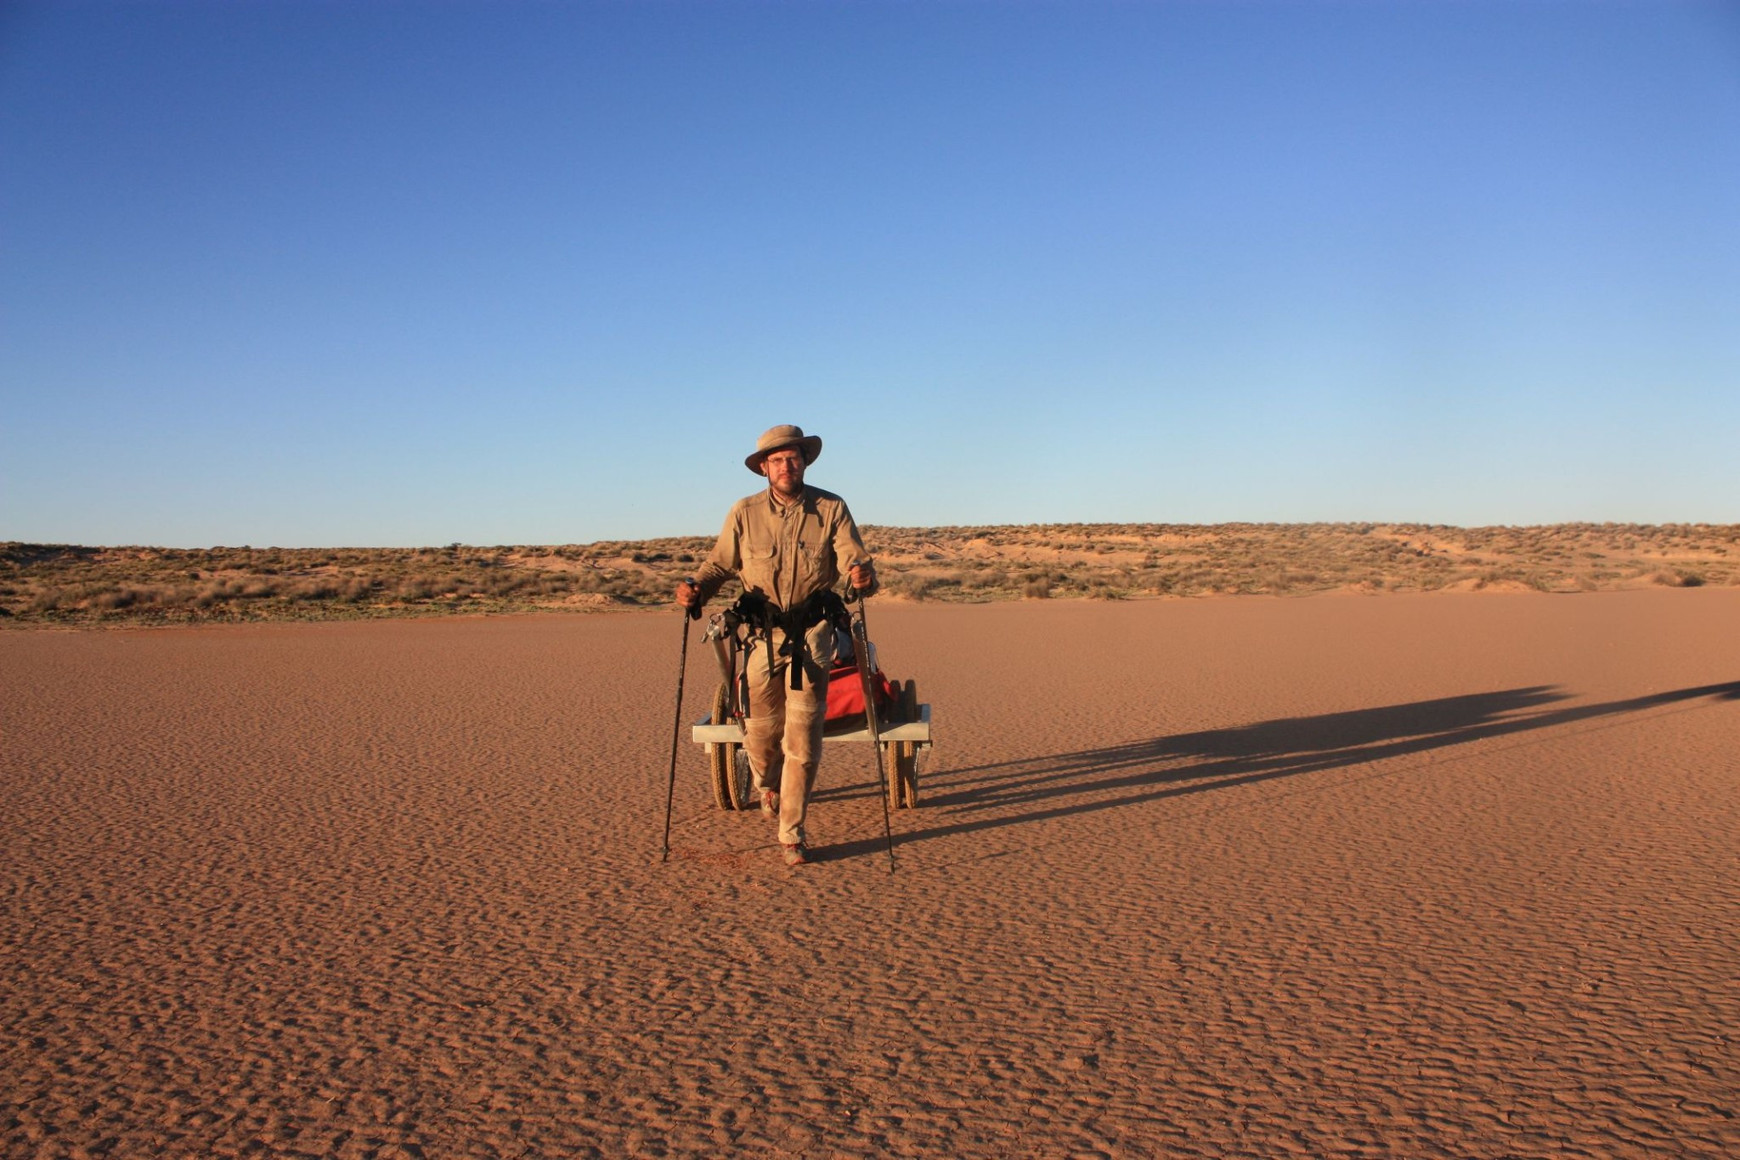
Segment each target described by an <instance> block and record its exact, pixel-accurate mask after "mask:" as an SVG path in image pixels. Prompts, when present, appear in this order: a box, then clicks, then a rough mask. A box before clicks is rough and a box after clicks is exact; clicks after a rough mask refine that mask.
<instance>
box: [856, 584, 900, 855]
mask: <svg viewBox="0 0 1740 1160" xmlns="http://www.w3.org/2000/svg"><path fill="white" fill-rule="evenodd" d="M846 599H847V600H854V599H855V600H857V602H858V615H857V616H856V617H855V618H853V620H852V657H853V659H854V660H856V661H857V662H858V683H859V684H860V685H862V686H863V688H864V723H865V724H866V725H868V726H869V727H870V748H871V750H873V751H874V752H875V754H876V784H877V786H878V787H880V789H881V791H882V792H881V795H880V796H881V798H882V838H883V840H884V841H885V842H887V843H888V872H889V873H890V874H892V873H894V829H893V826H892V825H891V824H890V822H889V820H888V773H887V771H886V770H885V769H884V768H883V765H882V731H881V729H879V728H878V727H877V724H876V697H875V695H874V693H873V691H872V689H871V687H870V626H869V624H868V623H867V622H866V621H865V619H864V594H863V593H862V592H860V591H858V590H857V589H856V588H853V587H852V586H851V585H850V584H848V585H847V586H846Z"/></svg>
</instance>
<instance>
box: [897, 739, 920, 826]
mask: <svg viewBox="0 0 1740 1160" xmlns="http://www.w3.org/2000/svg"><path fill="white" fill-rule="evenodd" d="M894 769H895V772H896V774H897V776H898V779H899V783H900V807H899V808H901V809H903V810H915V809H917V808H918V743H917V742H916V741H902V742H901V743H900V745H899V749H898V756H897V757H896V758H895V761H894Z"/></svg>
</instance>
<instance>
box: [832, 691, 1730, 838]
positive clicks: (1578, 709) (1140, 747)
mask: <svg viewBox="0 0 1740 1160" xmlns="http://www.w3.org/2000/svg"><path fill="white" fill-rule="evenodd" d="M1705 697H1708V698H1713V699H1718V700H1740V681H1730V682H1727V683H1725V684H1716V685H1699V686H1695V687H1691V688H1685V689H1675V690H1672V691H1670V692H1665V693H1651V694H1649V695H1646V696H1642V697H1630V698H1626V699H1624V700H1618V701H1606V702H1601V703H1598V704H1591V705H1575V706H1565V707H1560V708H1552V706H1554V705H1556V704H1558V703H1559V702H1563V701H1566V700H1569V699H1570V694H1568V693H1564V692H1561V691H1559V690H1558V689H1557V688H1556V687H1554V686H1550V685H1533V686H1528V687H1524V688H1516V689H1504V690H1500V691H1496V692H1490V693H1471V694H1466V695H1463V696H1457V697H1441V698H1437V699H1435V700H1430V701H1415V702H1411V703H1408V704H1402V705H1386V706H1382V707H1379V708H1374V709H1358V710H1353V711H1350V712H1345V713H1327V714H1323V715H1320V716H1316V717H1288V718H1281V719H1278V720H1273V721H1261V722H1257V723H1254V724H1251V725H1241V726H1237V727H1234V728H1230V729H1211V730H1206V731H1203V732H1198V733H1185V734H1177V735H1174V736H1170V737H1155V738H1152V739H1150V740H1146V741H1136V742H1130V743H1128V744H1124V745H1112V746H1105V747H1102V748H1098V749H1087V750H1079V751H1077V752H1073V753H1053V754H1048V755H1045V756H1043V757H1034V758H1027V759H1021V760H1016V761H1002V762H992V763H988V764H984V765H975V766H967V767H964V768H959V769H952V770H949V771H947V772H946V773H945V774H942V775H941V776H939V778H938V779H937V780H935V781H933V782H932V783H931V785H930V787H928V788H929V789H930V792H928V793H924V794H922V796H921V803H922V812H921V813H920V814H917V815H907V816H908V817H910V818H914V819H917V818H924V817H925V816H926V815H929V817H936V816H937V815H938V814H941V815H942V817H943V819H946V820H941V821H940V824H932V825H927V826H924V827H922V828H918V829H913V830H908V831H906V832H905V833H903V834H900V835H898V836H897V837H896V838H895V844H896V846H901V845H909V844H911V843H914V842H922V841H928V840H931V839H935V838H944V837H950V836H952V835H956V834H965V833H972V832H975V831H979V830H987V829H994V828H998V827H1003V826H1013V825H1021V824H1025V823H1032V822H1039V821H1045V820H1047V819H1051V818H1059V817H1067V816H1070V815H1075V814H1085V813H1093V812H1096V811H1100V810H1108V809H1118V808H1122V807H1126V806H1133V805H1140V804H1143V803H1146V802H1153V801H1158V800H1162V799H1166V798H1172V797H1182V796H1185V795H1189V794H1197V793H1205V792H1208V791H1211V790H1221V789H1232V788H1235V787H1238V786H1243V785H1251V784H1255V783H1258V782H1264V781H1270V780H1273V779H1276V778H1284V777H1297V776H1299V775H1301V774H1310V773H1321V772H1325V771H1329V770H1335V769H1341V768H1345V767H1348V766H1354V765H1365V764H1370V763H1373V762H1380V761H1386V760H1389V759H1392V758H1398V757H1409V756H1414V755H1417V754H1422V753H1427V752H1431V751H1433V750H1440V749H1447V748H1451V747H1454V746H1458V745H1466V744H1469V743H1470V742H1475V741H1484V740H1488V739H1491V738H1497V737H1506V736H1512V735H1517V734H1525V733H1531V732H1535V731H1538V730H1542V729H1551V728H1554V727H1557V726H1563V725H1573V724H1578V723H1581V722H1590V721H1599V720H1602V719H1605V718H1613V717H1618V716H1621V715H1623V714H1627V713H1637V712H1642V711H1644V710H1648V709H1654V708H1659V707H1662V706H1666V705H1673V704H1678V703H1681V702H1687V701H1693V700H1697V699H1699V698H1705ZM862 788H863V789H866V790H868V791H869V792H875V790H876V787H875V786H874V785H869V786H865V787H862ZM921 788H923V787H921ZM858 789H859V787H855V786H854V787H840V789H837V790H836V791H835V793H838V794H841V795H842V796H854V791H856V790H858ZM926 820H928V819H926ZM881 846H882V843H881V842H880V841H872V840H868V839H865V840H861V841H855V842H851V843H845V844H842V845H839V846H835V847H833V848H831V849H830V850H829V851H828V854H829V856H830V857H836V858H842V857H850V856H852V855H853V854H867V853H873V852H876V851H879V850H880V849H881Z"/></svg>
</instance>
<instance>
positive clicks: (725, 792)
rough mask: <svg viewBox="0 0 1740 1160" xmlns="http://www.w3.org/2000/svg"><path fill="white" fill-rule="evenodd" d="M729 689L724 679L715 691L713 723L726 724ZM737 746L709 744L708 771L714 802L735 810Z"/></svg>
mask: <svg viewBox="0 0 1740 1160" xmlns="http://www.w3.org/2000/svg"><path fill="white" fill-rule="evenodd" d="M727 692H728V690H727V689H726V688H725V683H724V682H723V681H721V682H719V687H718V688H717V689H715V690H714V691H713V715H712V716H711V717H710V718H708V721H709V723H711V724H713V725H723V724H725V719H726V713H725V707H726V705H727V704H729V700H728V698H727V696H726V694H727ZM736 748H737V746H735V745H732V744H731V743H730V742H728V741H727V742H713V743H709V744H708V746H707V771H708V773H709V774H711V775H712V776H711V777H710V778H709V779H708V780H710V781H711V782H712V785H713V804H714V805H716V806H718V807H719V808H720V809H722V810H733V809H736V808H737V806H736V805H735V804H734V803H733V802H732V800H731V772H732V770H731V767H732V765H733V764H734V762H733V761H732V760H731V756H732V755H731V751H732V750H733V749H736Z"/></svg>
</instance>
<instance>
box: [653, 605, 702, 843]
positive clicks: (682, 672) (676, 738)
mask: <svg viewBox="0 0 1740 1160" xmlns="http://www.w3.org/2000/svg"><path fill="white" fill-rule="evenodd" d="M700 618H701V607H700V605H699V604H697V605H695V606H694V607H692V608H685V609H683V651H682V652H681V653H680V654H679V656H680V658H681V659H679V660H678V661H677V724H676V728H674V729H672V730H671V778H670V781H669V782H667V783H666V784H665V852H664V855H663V856H662V857H660V858H659V861H660V862H669V861H670V860H671V802H672V800H673V799H674V798H675V797H676V796H677V745H678V744H679V743H680V742H681V741H682V739H683V678H684V677H685V676H687V675H688V672H689V621H691V620H699V619H700Z"/></svg>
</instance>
